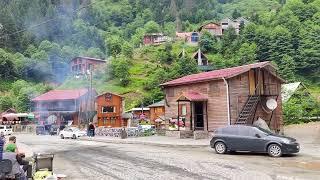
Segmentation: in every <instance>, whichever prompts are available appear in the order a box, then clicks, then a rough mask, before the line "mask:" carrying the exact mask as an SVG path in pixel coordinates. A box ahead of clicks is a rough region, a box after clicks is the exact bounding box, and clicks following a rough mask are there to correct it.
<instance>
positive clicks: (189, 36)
mask: <svg viewBox="0 0 320 180" xmlns="http://www.w3.org/2000/svg"><path fill="white" fill-rule="evenodd" d="M176 39H177V40H183V41H184V42H186V43H187V44H188V45H197V44H198V42H199V40H200V34H199V32H176Z"/></svg>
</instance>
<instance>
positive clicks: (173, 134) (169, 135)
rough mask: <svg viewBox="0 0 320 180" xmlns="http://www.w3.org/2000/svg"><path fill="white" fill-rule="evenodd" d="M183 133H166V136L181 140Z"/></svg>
mask: <svg viewBox="0 0 320 180" xmlns="http://www.w3.org/2000/svg"><path fill="white" fill-rule="evenodd" d="M180 132H181V131H166V136H168V137H176V138H180Z"/></svg>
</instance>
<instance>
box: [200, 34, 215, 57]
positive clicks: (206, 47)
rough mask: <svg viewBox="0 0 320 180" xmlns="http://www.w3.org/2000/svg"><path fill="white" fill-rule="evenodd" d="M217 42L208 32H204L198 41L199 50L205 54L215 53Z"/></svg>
mask: <svg viewBox="0 0 320 180" xmlns="http://www.w3.org/2000/svg"><path fill="white" fill-rule="evenodd" d="M217 43H218V41H217V39H216V38H215V37H214V36H213V35H212V34H211V33H209V32H208V31H205V32H204V33H203V34H202V35H201V37H200V41H199V45H200V49H201V51H203V52H204V53H207V52H217V48H216V47H217V45H216V44H217Z"/></svg>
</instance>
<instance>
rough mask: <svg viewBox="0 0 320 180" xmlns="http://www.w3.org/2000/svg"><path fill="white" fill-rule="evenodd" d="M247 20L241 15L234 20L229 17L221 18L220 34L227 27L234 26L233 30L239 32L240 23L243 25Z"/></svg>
mask: <svg viewBox="0 0 320 180" xmlns="http://www.w3.org/2000/svg"><path fill="white" fill-rule="evenodd" d="M248 23H249V21H248V20H246V19H245V18H243V17H239V18H237V19H235V20H233V19H230V18H225V19H222V20H221V21H220V25H221V27H222V34H223V33H224V31H225V30H227V29H228V28H234V29H235V31H236V34H239V32H240V25H241V24H243V25H246V24H248Z"/></svg>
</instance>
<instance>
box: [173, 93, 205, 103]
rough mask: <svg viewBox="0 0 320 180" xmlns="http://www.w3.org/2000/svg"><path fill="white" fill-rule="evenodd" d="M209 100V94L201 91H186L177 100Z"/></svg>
mask: <svg viewBox="0 0 320 180" xmlns="http://www.w3.org/2000/svg"><path fill="white" fill-rule="evenodd" d="M207 100H208V97H207V96H205V95H203V94H201V93H199V92H196V91H187V92H184V93H183V94H182V95H181V96H179V98H178V99H177V101H207Z"/></svg>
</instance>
